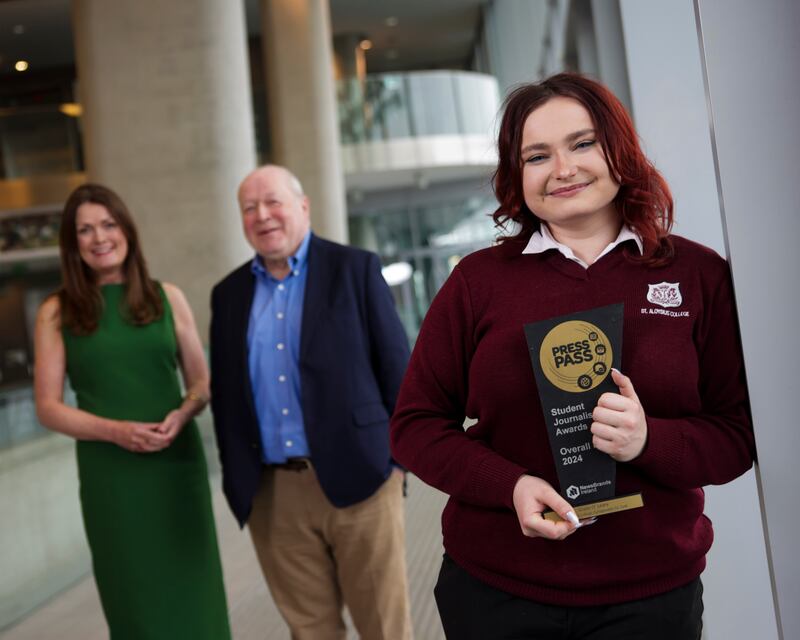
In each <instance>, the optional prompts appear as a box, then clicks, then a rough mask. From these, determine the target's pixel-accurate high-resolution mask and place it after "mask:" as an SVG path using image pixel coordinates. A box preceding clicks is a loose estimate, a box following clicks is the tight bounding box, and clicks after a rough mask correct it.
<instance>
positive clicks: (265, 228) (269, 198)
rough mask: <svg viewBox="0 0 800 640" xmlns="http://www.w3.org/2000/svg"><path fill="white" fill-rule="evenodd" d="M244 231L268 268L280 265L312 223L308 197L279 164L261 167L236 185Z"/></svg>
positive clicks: (295, 248)
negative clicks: (299, 190) (299, 189)
mask: <svg viewBox="0 0 800 640" xmlns="http://www.w3.org/2000/svg"><path fill="white" fill-rule="evenodd" d="M239 207H240V209H241V211H242V225H243V227H244V234H245V236H246V237H247V241H248V242H249V243H250V246H251V247H253V249H255V251H256V253H258V255H260V256H261V257H262V258H263V260H264V264H265V266H266V267H267V268H270V267H273V268H276V267H277V268H282V267H284V266H285V265H286V264H287V260H288V258H289V256H291V255H293V254H294V253H295V252H296V251H297V249H298V248H299V247H300V243H301V242H302V241H303V238H304V237H305V235H306V233H307V232H308V230H309V228H310V225H311V222H310V217H309V206H308V198H307V197H306V196H304V195H302V194H300V193H298V190H297V189H296V188H295V187H293V185H292V182H291V174H289V172H287V171H286V170H285V169H283V168H281V167H274V166H271V167H262V168H261V169H257V170H256V171H254V172H253V173H251V174H250V175H249V176H247V177H246V178H245V179H244V181H243V182H242V184H241V186H240V187H239Z"/></svg>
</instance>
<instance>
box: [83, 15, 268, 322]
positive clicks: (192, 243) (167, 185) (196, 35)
mask: <svg viewBox="0 0 800 640" xmlns="http://www.w3.org/2000/svg"><path fill="white" fill-rule="evenodd" d="M73 23H74V33H75V47H76V64H77V72H78V83H79V92H80V98H81V101H82V103H83V108H84V116H83V127H84V145H85V157H86V166H87V172H88V175H89V179H90V180H94V181H98V182H101V183H104V184H107V185H108V186H110V187H111V188H113V189H114V190H116V191H118V192H119V193H120V195H121V196H122V198H123V199H124V200H125V201H126V203H127V204H128V206H129V207H130V209H131V212H132V213H133V215H134V217H135V219H136V221H137V224H138V227H139V230H140V232H141V235H142V244H143V246H144V250H145V255H146V256H147V258H148V262H149V265H150V268H151V272H152V274H153V276H154V277H156V278H159V279H163V280H167V281H171V282H174V283H175V284H177V285H178V286H180V287H181V288H182V289H183V290H184V291H185V292H186V294H187V296H188V298H189V302H190V304H191V305H192V308H193V310H194V312H195V314H196V316H197V320H198V325H199V327H200V332H201V336H203V337H204V338H205V336H206V329H207V324H208V306H209V305H208V296H209V291H210V289H211V286H212V284H213V283H214V282H216V281H217V280H218V279H219V278H220V277H222V276H223V275H224V274H225V273H226V272H228V271H229V270H230V269H232V268H233V267H234V266H236V265H237V264H239V263H240V262H243V261H244V260H245V259H246V258H247V257H248V256H249V255H251V253H252V250H250V249H249V248H248V246H247V244H246V242H245V240H244V238H243V234H242V232H241V229H240V224H239V215H238V208H237V205H236V189H237V187H238V184H239V181H240V180H241V179H242V178H243V177H244V175H245V174H246V173H247V172H248V171H250V170H252V169H253V167H254V166H255V164H256V158H255V144H254V135H253V113H252V104H251V91H250V80H249V73H248V59H247V48H246V31H245V18H244V8H243V3H242V2H227V1H226V0H171V1H170V2H161V1H160V0H119V1H117V2H107V1H105V0H74V2H73Z"/></svg>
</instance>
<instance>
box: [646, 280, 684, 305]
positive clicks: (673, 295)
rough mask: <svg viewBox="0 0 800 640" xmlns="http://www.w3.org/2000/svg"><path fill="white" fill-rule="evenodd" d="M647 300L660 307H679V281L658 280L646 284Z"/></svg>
mask: <svg viewBox="0 0 800 640" xmlns="http://www.w3.org/2000/svg"><path fill="white" fill-rule="evenodd" d="M647 301H648V302H652V303H653V304H657V305H659V306H660V307H666V308H669V307H680V306H681V304H682V303H683V297H682V296H681V289H680V282H659V283H658V284H648V285H647Z"/></svg>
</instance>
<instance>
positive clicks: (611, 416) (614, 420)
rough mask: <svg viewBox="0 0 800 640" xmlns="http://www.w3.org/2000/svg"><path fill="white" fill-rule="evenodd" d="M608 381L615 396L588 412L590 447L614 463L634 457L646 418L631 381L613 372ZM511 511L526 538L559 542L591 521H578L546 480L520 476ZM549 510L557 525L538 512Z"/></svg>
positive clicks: (603, 398)
mask: <svg viewBox="0 0 800 640" xmlns="http://www.w3.org/2000/svg"><path fill="white" fill-rule="evenodd" d="M611 378H612V380H613V381H614V384H616V385H617V387H619V393H604V394H603V395H602V396H600V399H599V400H598V401H597V406H596V407H595V408H594V411H593V412H592V418H593V420H594V421H593V422H592V426H591V432H592V446H593V447H594V448H595V449H597V450H598V451H602V452H604V453H607V454H608V455H609V456H611V457H612V458H613V459H614V460H616V461H617V462H628V461H630V460H633V459H634V458H636V457H637V456H638V455H639V454H640V453H641V452H642V450H643V449H644V446H645V444H646V442H647V419H646V417H645V413H644V409H643V408H642V403H641V402H639V398H638V396H637V395H636V391H635V390H634V388H633V384H632V383H631V379H630V378H629V377H628V376H625V375H623V374H621V373H620V372H619V371H617V370H616V369H612V370H611ZM513 500H514V510H515V511H516V513H517V519H518V520H519V524H520V527H521V529H522V533H523V534H524V535H526V536H528V537H532V538H535V537H542V538H548V539H550V540H563V539H564V538H566V537H567V536H569V535H572V534H573V533H575V531H577V530H578V529H579V528H580V527H581V526H584V525H586V524H591V523H593V522H594V520H593V519H592V520H584V521H582V522H581V521H579V520H578V518H577V516H576V515H575V512H574V511H573V510H572V507H571V505H570V504H569V503H568V502H567V501H566V500H565V499H564V498H562V497H561V496H560V495H559V493H558V492H557V491H556V490H555V489H554V488H553V487H552V486H551V485H550V484H549V483H548V482H546V481H544V480H542V479H541V478H537V477H535V476H529V475H523V476H521V477H520V478H519V480H517V484H516V485H515V486H514V497H513ZM548 509H551V510H553V511H555V512H556V513H558V514H559V515H560V516H561V518H563V520H562V521H560V522H551V521H550V520H545V519H544V518H543V517H542V513H543V512H544V511H547V510H548Z"/></svg>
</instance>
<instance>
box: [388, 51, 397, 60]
mask: <svg viewBox="0 0 800 640" xmlns="http://www.w3.org/2000/svg"><path fill="white" fill-rule="evenodd" d="M399 56H400V53H399V52H398V51H397V49H389V50H388V51H387V52H386V57H387V58H388V59H389V60H397V58H398V57H399Z"/></svg>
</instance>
